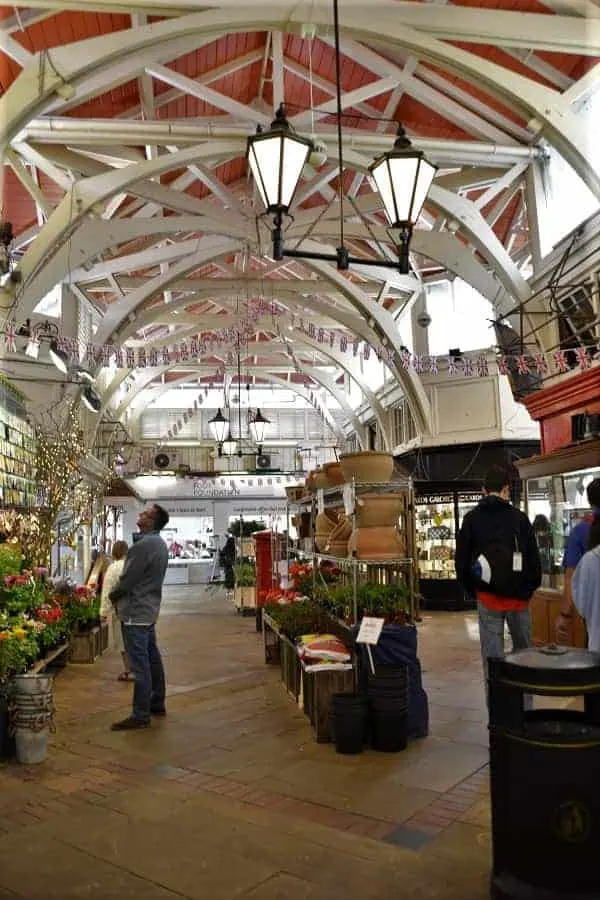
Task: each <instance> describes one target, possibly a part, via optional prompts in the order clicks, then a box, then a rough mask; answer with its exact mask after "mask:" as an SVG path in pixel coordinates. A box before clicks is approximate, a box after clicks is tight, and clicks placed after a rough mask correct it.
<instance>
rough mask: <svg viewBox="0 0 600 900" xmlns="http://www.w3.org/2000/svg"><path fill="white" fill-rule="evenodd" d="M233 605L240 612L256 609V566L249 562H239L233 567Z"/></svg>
mask: <svg viewBox="0 0 600 900" xmlns="http://www.w3.org/2000/svg"><path fill="white" fill-rule="evenodd" d="M233 571H234V575H235V591H234V603H235V605H236V606H237V608H238V610H240V612H243V611H244V609H250V610H255V609H256V566H255V565H254V563H251V562H240V563H237V565H236V566H235V567H234V570H233Z"/></svg>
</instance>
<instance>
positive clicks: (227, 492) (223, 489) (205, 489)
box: [192, 478, 240, 497]
mask: <svg viewBox="0 0 600 900" xmlns="http://www.w3.org/2000/svg"><path fill="white" fill-rule="evenodd" d="M219 482H220V483H217V481H213V480H211V479H209V478H203V479H202V480H200V481H195V482H194V486H193V488H192V491H193V494H194V497H238V496H239V494H240V489H239V488H238V486H237V485H236V483H235V481H233V479H225V478H220V479H219Z"/></svg>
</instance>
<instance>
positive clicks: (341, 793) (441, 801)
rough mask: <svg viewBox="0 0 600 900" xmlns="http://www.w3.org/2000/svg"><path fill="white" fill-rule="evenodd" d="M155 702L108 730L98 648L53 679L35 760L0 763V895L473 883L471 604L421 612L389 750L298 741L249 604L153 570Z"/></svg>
mask: <svg viewBox="0 0 600 900" xmlns="http://www.w3.org/2000/svg"><path fill="white" fill-rule="evenodd" d="M159 636H160V641H161V645H162V647H163V648H164V656H165V663H166V667H167V674H168V679H169V685H170V688H169V703H168V708H169V714H168V717H167V718H166V719H165V720H160V721H157V722H155V724H154V725H153V728H152V729H151V730H150V731H144V732H135V733H114V732H111V731H109V725H110V723H111V722H112V721H113V720H114V719H115V718H118V717H121V716H122V715H124V714H126V713H127V711H128V702H129V698H130V692H131V688H130V686H128V685H126V684H122V683H119V682H117V681H116V674H117V672H118V659H117V657H116V655H115V654H112V653H111V654H107V655H105V656H104V657H102V659H101V660H99V661H98V662H97V663H96V664H95V665H93V666H71V667H69V668H67V669H66V670H65V671H64V672H63V673H62V674H61V675H60V677H59V678H58V679H57V683H56V699H57V706H58V714H57V723H56V725H57V729H56V734H55V735H54V736H53V739H52V747H51V752H50V756H49V760H48V762H47V763H45V764H43V765H42V766H36V767H33V766H32V767H24V766H17V765H16V764H11V765H2V764H0V900H5V898H30V900H46V898H48V900H50V898H55V897H56V898H59V897H60V898H65V900H70V898H83V897H85V898H87V900H110V898H113V897H114V898H131V900H134V898H136V900H137V898H140V900H142V898H144V900H167V898H173V900H174V898H177V897H179V898H202V900H229V898H232V900H233V898H244V900H279V898H281V900H283V898H289V897H292V896H296V895H298V896H301V897H302V898H303V900H325V898H327V900H341V898H342V897H343V898H346V900H348V898H354V897H356V898H361V900H371V898H372V900H375V898H377V900H387V898H390V900H391V898H394V900H397V898H398V897H401V896H409V894H410V893H412V891H413V890H417V889H418V891H419V893H420V895H421V896H423V897H425V898H440V900H441V898H444V900H459V898H460V900H479V898H485V897H487V896H488V887H487V884H488V878H489V868H490V837H489V803H488V798H487V732H486V728H485V725H484V718H485V715H484V700H483V688H482V681H481V671H480V662H479V648H478V642H477V632H476V619H475V616H474V615H473V614H472V613H437V614H433V615H431V614H425V619H424V622H423V624H422V625H421V626H420V632H419V642H420V655H421V661H422V664H423V668H424V681H425V687H426V689H427V691H428V694H429V699H430V707H431V735H430V737H428V738H427V739H425V740H422V741H418V742H414V743H413V744H411V745H410V746H409V748H408V750H406V751H405V752H404V753H400V754H389V755H388V754H377V753H375V752H373V751H369V752H365V753H363V754H362V755H360V756H339V755H337V754H336V753H335V750H334V748H333V747H332V746H330V745H323V744H317V743H315V741H314V738H313V733H312V730H311V728H310V726H309V724H308V722H307V720H306V718H305V717H304V715H303V714H302V713H301V712H300V710H299V709H298V708H297V707H296V706H295V705H294V703H293V701H292V700H291V699H290V698H289V697H288V696H287V695H286V693H285V692H284V690H283V687H282V686H281V683H280V681H279V677H278V672H277V671H275V670H273V669H271V668H269V667H266V666H264V665H263V662H262V659H263V656H262V645H261V639H260V637H259V636H258V635H257V634H256V631H255V628H254V620H253V619H249V618H241V617H239V616H237V615H236V614H235V613H234V611H233V609H232V608H231V607H230V606H229V605H228V604H227V602H226V601H225V599H224V598H223V596H222V594H221V593H219V592H218V590H217V591H209V592H206V591H204V589H202V588H200V587H187V588H170V589H169V590H168V592H167V596H166V600H165V603H164V608H163V616H162V618H161V623H160V629H159Z"/></svg>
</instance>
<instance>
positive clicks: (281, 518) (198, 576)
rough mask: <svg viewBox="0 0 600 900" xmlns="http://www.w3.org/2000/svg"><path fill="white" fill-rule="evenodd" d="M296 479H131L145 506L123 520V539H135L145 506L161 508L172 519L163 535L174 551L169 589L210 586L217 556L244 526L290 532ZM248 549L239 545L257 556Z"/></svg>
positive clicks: (136, 509) (138, 506)
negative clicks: (289, 492) (289, 506)
mask: <svg viewBox="0 0 600 900" xmlns="http://www.w3.org/2000/svg"><path fill="white" fill-rule="evenodd" d="M294 480H295V479H294V478H293V477H292V476H286V475H280V476H276V475H273V476H262V477H256V476H254V477H253V476H250V475H248V476H239V475H235V476H234V475H231V476H229V475H228V476H226V477H224V476H220V475H217V476H215V477H214V478H202V479H196V480H194V479H191V478H175V477H173V476H160V475H156V476H153V475H148V476H138V477H136V478H131V479H128V484H129V486H130V488H131V489H132V491H134V492H135V494H136V495H137V497H139V498H140V502H139V503H138V504H136V506H135V509H134V508H132V509H131V510H130V511H128V512H129V514H125V515H124V516H123V523H124V524H123V536H124V539H125V540H127V541H128V543H129V542H131V540H132V539H133V538H132V535H133V533H134V532H135V530H136V526H135V519H136V517H137V512H138V511H139V509H140V508H141V507H142V505H143V504H145V503H159V504H160V505H161V506H163V507H164V508H165V509H166V511H167V512H168V513H169V517H170V518H169V523H168V525H167V527H166V528H165V529H164V532H163V536H164V538H165V540H166V542H167V545H168V547H169V568H168V570H167V577H166V579H165V584H207V583H209V582H210V581H211V579H212V577H213V576H214V575H216V573H217V571H218V551H219V549H220V548H221V547H222V546H223V544H224V542H225V536H226V534H227V533H228V532H229V530H230V529H232V528H233V529H234V533H235V530H236V529H237V530H240V531H241V532H242V533H243V523H244V522H249V521H250V520H253V521H257V522H261V524H262V525H263V526H264V528H265V529H271V530H274V531H283V530H284V529H285V521H286V498H285V487H286V485H287V484H291V483H292V482H293V481H294ZM240 524H241V526H242V527H241V528H240ZM234 526H235V527H234ZM247 550H248V548H247V547H246V548H244V547H243V546H242V545H241V544H240V546H239V548H238V552H239V553H240V554H242V555H245V556H249V555H252V554H251V553H250V552H246V551H247Z"/></svg>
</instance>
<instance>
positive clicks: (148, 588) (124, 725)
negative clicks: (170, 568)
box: [110, 504, 169, 731]
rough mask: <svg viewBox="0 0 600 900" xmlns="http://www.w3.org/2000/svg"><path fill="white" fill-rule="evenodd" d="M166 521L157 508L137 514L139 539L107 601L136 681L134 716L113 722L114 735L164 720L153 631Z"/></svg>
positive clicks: (164, 561)
mask: <svg viewBox="0 0 600 900" xmlns="http://www.w3.org/2000/svg"><path fill="white" fill-rule="evenodd" d="M168 521H169V514H168V512H167V511H166V510H165V509H163V508H162V506H158V505H157V504H155V505H154V506H150V507H148V508H147V509H144V510H143V511H142V512H141V513H140V514H139V516H138V518H137V525H138V528H139V529H140V535H141V536H140V537H139V539H138V540H136V541H135V542H134V543H133V544H132V545H131V547H130V548H129V551H128V553H127V559H126V560H125V567H124V569H123V574H122V575H121V577H120V579H119V581H118V582H117V586H116V587H115V588H114V589H113V590H112V591H111V593H110V599H111V600H112V601H113V602H114V603H116V604H117V611H118V616H119V620H120V622H121V629H122V632H123V643H124V644H125V650H126V651H127V654H128V656H129V661H130V663H131V671H132V673H133V676H134V679H135V684H134V688H133V712H132V714H131V716H129V717H128V718H127V719H123V721H121V722H115V723H114V725H112V726H111V727H112V730H113V731H129V730H131V729H135V728H148V727H149V726H150V722H151V716H153V715H155V716H164V715H165V672H164V669H163V664H162V659H161V655H160V651H159V649H158V646H157V644H156V628H155V626H156V620H157V619H158V614H159V612H160V604H161V601H162V586H163V581H164V579H165V573H166V571H167V565H168V562H169V551H168V550H167V545H166V544H165V542H164V541H163V539H162V538H161V536H160V532H161V531H162V529H163V528H164V527H165V525H166V524H167V522H168Z"/></svg>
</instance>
